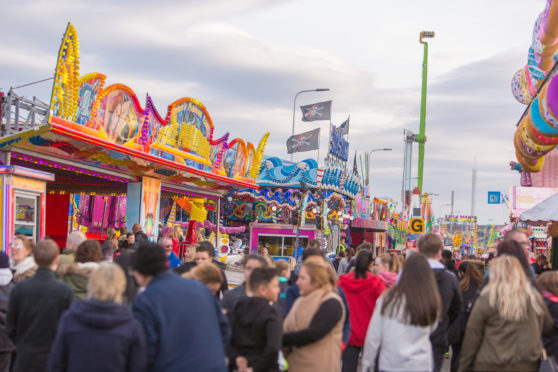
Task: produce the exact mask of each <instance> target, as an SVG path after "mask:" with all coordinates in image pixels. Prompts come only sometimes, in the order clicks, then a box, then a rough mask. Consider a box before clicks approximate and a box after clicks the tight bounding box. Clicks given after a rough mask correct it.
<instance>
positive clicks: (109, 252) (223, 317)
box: [0, 226, 558, 372]
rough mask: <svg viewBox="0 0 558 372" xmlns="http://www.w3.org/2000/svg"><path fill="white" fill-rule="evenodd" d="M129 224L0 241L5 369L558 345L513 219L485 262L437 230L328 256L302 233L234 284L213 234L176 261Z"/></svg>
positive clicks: (504, 354) (299, 370)
mask: <svg viewBox="0 0 558 372" xmlns="http://www.w3.org/2000/svg"><path fill="white" fill-rule="evenodd" d="M133 230H134V231H133V232H130V233H128V232H122V231H121V232H120V237H117V235H118V234H116V232H115V231H109V232H108V233H107V239H106V240H105V241H104V242H103V243H102V244H100V243H99V242H97V241H95V240H88V239H87V238H86V236H85V235H83V234H82V233H80V232H76V231H74V232H72V233H71V234H70V235H69V236H68V239H67V242H66V250H65V251H64V252H63V253H62V254H61V253H60V252H59V247H58V245H57V244H56V243H55V242H54V241H52V240H49V239H45V240H42V241H40V242H38V243H37V244H33V243H32V242H31V241H29V240H28V239H27V238H26V237H24V236H17V237H16V238H15V239H14V240H13V242H12V244H11V247H10V248H11V249H10V256H11V257H8V256H7V255H6V254H4V253H0V314H1V317H0V320H3V321H0V372H3V371H10V370H13V371H16V372H19V371H22V372H27V371H134V372H136V371H139V372H141V371H184V370H187V371H239V372H249V371H252V372H259V371H262V372H267V371H287V370H288V371H293V372H305V371H308V372H310V371H312V372H313V371H331V372H338V371H343V372H356V371H364V372H368V371H370V372H372V371H436V372H438V371H440V370H441V369H442V366H443V364H444V360H446V359H447V358H448V355H451V361H450V364H451V371H537V370H538V368H539V365H540V363H541V361H542V360H543V358H544V355H548V356H549V357H558V326H555V324H558V305H557V304H558V274H557V272H556V271H550V270H546V268H545V266H546V263H545V262H543V261H542V260H539V259H537V261H536V262H535V264H536V265H535V264H533V265H532V264H531V263H530V262H529V260H528V258H527V257H528V256H527V254H528V248H529V247H528V245H527V244H526V243H528V239H527V237H526V236H525V234H523V233H521V232H519V231H513V232H510V233H508V234H507V235H506V236H505V238H504V239H503V240H502V241H501V242H500V243H499V244H498V246H497V250H496V255H495V257H494V258H493V259H491V260H487V261H482V260H480V259H478V258H477V257H475V256H467V257H463V259H462V260H456V259H455V257H454V256H453V255H452V254H451V252H448V251H446V250H444V247H443V243H442V241H441V240H440V238H439V237H438V236H437V235H435V234H432V233H426V234H424V235H422V236H421V237H420V238H419V239H418V242H417V246H418V249H417V251H412V250H409V251H408V252H407V253H406V255H405V256H398V255H396V254H382V255H379V256H377V257H374V255H373V249H372V246H371V245H370V244H369V243H367V242H364V243H362V244H360V245H359V246H358V247H356V248H355V249H353V248H351V247H348V246H347V247H343V248H344V249H343V252H344V254H342V255H340V256H339V257H338V258H337V259H335V260H333V261H331V260H330V259H329V258H328V257H326V256H325V255H324V253H323V250H322V249H321V247H320V243H319V241H317V240H310V241H309V242H308V245H307V247H305V249H304V250H303V251H302V252H301V255H300V258H299V260H298V262H297V261H296V260H295V259H294V258H289V259H282V258H280V259H277V260H275V261H273V260H272V259H271V258H270V257H269V256H268V255H261V254H249V255H246V256H245V258H244V261H243V273H244V282H243V283H242V284H240V285H239V286H237V287H235V288H233V289H229V288H228V287H229V286H228V283H227V281H226V275H225V272H224V267H223V264H222V263H221V262H220V261H219V260H217V259H216V257H215V249H214V247H213V245H212V244H211V243H210V242H207V241H201V242H199V243H198V244H196V245H195V246H192V247H190V248H191V249H192V250H191V252H190V253H189V254H188V255H187V259H186V261H185V262H183V261H182V260H181V259H179V258H178V256H176V253H175V244H174V242H173V238H172V237H164V238H161V239H160V240H159V242H158V243H157V244H155V243H152V242H149V241H148V240H147V237H146V236H144V235H145V234H144V233H143V232H142V231H141V227H136V226H134V229H133ZM446 252H448V253H449V254H448V253H446ZM537 265H538V266H540V267H537ZM545 351H546V352H545ZM448 353H449V354H448Z"/></svg>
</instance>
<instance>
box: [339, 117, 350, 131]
mask: <svg viewBox="0 0 558 372" xmlns="http://www.w3.org/2000/svg"><path fill="white" fill-rule="evenodd" d="M350 119H351V116H350V115H349V117H348V118H347V120H345V121H344V122H342V123H341V125H340V126H339V128H341V129H342V130H343V134H349V120H350Z"/></svg>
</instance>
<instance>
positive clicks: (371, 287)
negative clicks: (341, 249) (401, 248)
mask: <svg viewBox="0 0 558 372" xmlns="http://www.w3.org/2000/svg"><path fill="white" fill-rule="evenodd" d="M373 264H374V260H373V259H372V252H370V251H369V250H367V249H365V250H362V251H360V252H358V255H357V258H356V261H355V270H354V272H351V273H349V274H343V275H341V277H340V278H339V281H338V282H337V285H338V286H339V287H341V289H342V290H343V292H344V293H345V297H346V298H347V302H348V303H349V310H350V319H351V336H350V338H349V343H348V345H347V347H346V349H345V351H344V352H343V369H342V371H343V372H356V370H357V367H358V360H359V355H360V352H361V351H362V346H363V344H364V338H365V337H366V330H367V329H368V324H369V323H370V318H371V317H372V313H373V312H374V307H375V306H376V301H377V300H378V298H379V297H380V295H381V294H382V293H383V292H384V291H385V290H386V286H385V285H384V282H382V280H381V279H380V278H378V277H377V276H376V275H374V274H372V273H371V272H370V271H369V269H370V268H371V267H372V265H373Z"/></svg>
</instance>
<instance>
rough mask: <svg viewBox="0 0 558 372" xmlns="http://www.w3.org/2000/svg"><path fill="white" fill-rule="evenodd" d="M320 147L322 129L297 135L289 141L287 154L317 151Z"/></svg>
mask: <svg viewBox="0 0 558 372" xmlns="http://www.w3.org/2000/svg"><path fill="white" fill-rule="evenodd" d="M319 145H320V128H317V129H314V130H311V131H309V132H304V133H301V134H295V135H294V136H291V137H289V139H287V153H288V154H293V153H295V152H305V151H312V150H317V149H318V148H319Z"/></svg>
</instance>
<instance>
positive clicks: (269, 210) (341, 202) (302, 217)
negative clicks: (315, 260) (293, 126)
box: [223, 157, 347, 257]
mask: <svg viewBox="0 0 558 372" xmlns="http://www.w3.org/2000/svg"><path fill="white" fill-rule="evenodd" d="M320 179H321V178H319V177H318V164H317V163H316V161H315V160H314V159H306V160H303V161H300V162H298V163H292V162H289V161H286V160H282V159H279V158H276V157H270V158H266V159H264V160H263V162H262V165H261V168H260V173H259V176H258V180H257V185H258V186H259V189H258V190H250V189H245V190H238V191H235V192H233V193H231V194H230V195H229V196H228V197H227V198H226V201H225V203H224V204H223V215H224V218H225V222H224V223H225V224H226V225H227V226H247V227H248V229H249V247H250V252H252V253H253V252H257V251H258V250H260V249H262V248H264V247H265V248H267V249H268V251H269V254H270V255H272V256H274V257H283V256H293V255H295V248H296V247H297V240H298V246H305V245H306V243H307V241H308V240H309V239H323V242H324V243H325V244H324V245H325V246H326V247H332V243H331V242H329V241H328V238H329V236H330V233H329V232H330V231H331V230H332V225H338V224H339V218H340V215H343V211H344V210H345V207H346V204H347V203H346V202H345V198H344V197H343V196H342V195H340V194H338V193H336V192H333V191H331V190H322V189H320V187H319V185H320ZM301 211H302V213H301ZM333 229H334V230H335V227H333Z"/></svg>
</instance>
